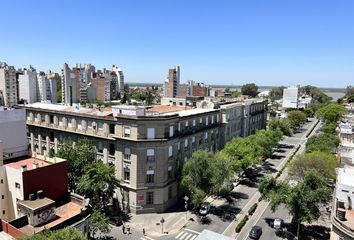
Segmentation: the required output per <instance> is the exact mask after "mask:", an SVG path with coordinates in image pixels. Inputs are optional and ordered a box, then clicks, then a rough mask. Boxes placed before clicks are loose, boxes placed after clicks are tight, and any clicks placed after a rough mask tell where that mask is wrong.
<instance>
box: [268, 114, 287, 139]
mask: <svg viewBox="0 0 354 240" xmlns="http://www.w3.org/2000/svg"><path fill="white" fill-rule="evenodd" d="M268 128H269V130H272V131H275V130H280V131H281V132H282V133H283V135H285V136H291V135H292V134H293V132H292V129H291V127H290V123H289V121H288V120H286V119H283V120H281V119H277V118H272V119H271V120H270V121H269V122H268Z"/></svg>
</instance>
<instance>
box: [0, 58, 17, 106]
mask: <svg viewBox="0 0 354 240" xmlns="http://www.w3.org/2000/svg"><path fill="white" fill-rule="evenodd" d="M0 98H1V101H0V104H2V105H4V106H6V107H12V106H14V105H16V104H17V100H18V91H17V80H16V69H15V67H13V66H8V65H7V64H6V63H4V62H0Z"/></svg>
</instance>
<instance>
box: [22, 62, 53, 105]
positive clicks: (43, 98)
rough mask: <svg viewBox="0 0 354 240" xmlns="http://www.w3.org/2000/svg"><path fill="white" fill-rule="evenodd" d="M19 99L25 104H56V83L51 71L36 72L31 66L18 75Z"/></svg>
mask: <svg viewBox="0 0 354 240" xmlns="http://www.w3.org/2000/svg"><path fill="white" fill-rule="evenodd" d="M18 82H19V99H20V100H23V101H24V102H25V103H35V102H49V103H56V102H57V81H56V80H55V79H54V78H53V74H52V73H51V71H49V72H48V74H45V73H44V72H38V73H37V70H36V69H35V68H33V67H32V66H29V68H26V69H24V70H23V71H20V72H19V73H18Z"/></svg>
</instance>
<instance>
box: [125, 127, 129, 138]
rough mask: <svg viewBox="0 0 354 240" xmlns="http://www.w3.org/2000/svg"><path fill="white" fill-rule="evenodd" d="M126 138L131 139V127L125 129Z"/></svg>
mask: <svg viewBox="0 0 354 240" xmlns="http://www.w3.org/2000/svg"><path fill="white" fill-rule="evenodd" d="M124 137H130V127H124Z"/></svg>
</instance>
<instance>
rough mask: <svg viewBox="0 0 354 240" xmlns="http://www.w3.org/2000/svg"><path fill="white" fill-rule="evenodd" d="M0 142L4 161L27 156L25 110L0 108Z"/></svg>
mask: <svg viewBox="0 0 354 240" xmlns="http://www.w3.org/2000/svg"><path fill="white" fill-rule="evenodd" d="M0 141H2V142H3V155H2V156H3V157H4V160H7V159H12V158H15V157H21V156H26V155H27V154H28V141H27V136H26V111H25V109H13V108H4V107H0Z"/></svg>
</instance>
